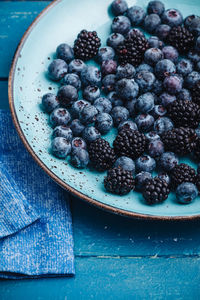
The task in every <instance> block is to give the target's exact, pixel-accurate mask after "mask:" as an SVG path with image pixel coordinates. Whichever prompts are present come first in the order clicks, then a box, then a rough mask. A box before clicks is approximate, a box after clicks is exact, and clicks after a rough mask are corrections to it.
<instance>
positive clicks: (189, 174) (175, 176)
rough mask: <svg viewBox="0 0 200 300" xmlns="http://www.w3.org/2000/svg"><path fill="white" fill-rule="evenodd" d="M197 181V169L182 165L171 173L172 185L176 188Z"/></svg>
mask: <svg viewBox="0 0 200 300" xmlns="http://www.w3.org/2000/svg"><path fill="white" fill-rule="evenodd" d="M195 181H196V172H195V169H193V168H192V167H190V166H189V165H187V164H183V163H182V164H180V165H177V166H175V167H174V168H173V170H172V172H171V184H172V186H173V187H174V188H176V187H177V186H178V185H179V184H181V183H183V182H192V183H195Z"/></svg>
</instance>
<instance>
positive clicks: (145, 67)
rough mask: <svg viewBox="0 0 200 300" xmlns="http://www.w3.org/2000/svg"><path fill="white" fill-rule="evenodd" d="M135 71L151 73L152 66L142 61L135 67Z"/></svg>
mask: <svg viewBox="0 0 200 300" xmlns="http://www.w3.org/2000/svg"><path fill="white" fill-rule="evenodd" d="M136 71H137V73H139V72H142V71H147V72H151V73H153V67H152V66H150V65H148V64H145V63H143V64H141V65H139V66H138V67H137V69H136Z"/></svg>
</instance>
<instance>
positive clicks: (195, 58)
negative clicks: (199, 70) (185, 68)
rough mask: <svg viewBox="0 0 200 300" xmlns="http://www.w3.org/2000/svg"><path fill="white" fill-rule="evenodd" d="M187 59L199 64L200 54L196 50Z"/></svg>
mask: <svg viewBox="0 0 200 300" xmlns="http://www.w3.org/2000/svg"><path fill="white" fill-rule="evenodd" d="M187 57H188V58H189V59H190V60H191V61H192V62H193V63H194V64H197V63H198V62H199V61H200V54H199V53H197V52H196V51H194V50H190V51H189V52H188V55H187Z"/></svg>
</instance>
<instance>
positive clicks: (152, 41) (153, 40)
mask: <svg viewBox="0 0 200 300" xmlns="http://www.w3.org/2000/svg"><path fill="white" fill-rule="evenodd" d="M148 44H149V47H150V48H162V47H163V42H162V41H160V40H159V38H158V37H157V36H154V35H152V36H150V37H149V38H148Z"/></svg>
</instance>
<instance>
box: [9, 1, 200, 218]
mask: <svg viewBox="0 0 200 300" xmlns="http://www.w3.org/2000/svg"><path fill="white" fill-rule="evenodd" d="M110 2H111V0H101V1H100V0H99V1H96V0H63V1H56V2H53V3H51V5H49V6H48V7H47V8H46V9H45V10H44V11H43V12H42V13H41V14H40V15H39V16H38V18H37V19H36V20H35V21H34V22H33V24H32V25H31V26H30V27H29V29H28V30H27V32H26V33H25V35H24V36H23V38H22V40H21V42H20V44H19V47H18V49H17V51H16V54H15V58H14V61H13V65H12V68H11V72H10V77H9V101H10V107H11V111H12V116H13V119H14V123H15V126H16V128H17V131H18V133H19V135H20V137H21V138H22V140H23V142H24V144H25V146H26V148H27V149H28V150H29V152H30V153H31V154H32V156H33V157H34V159H35V160H36V161H37V162H38V163H39V165H40V166H41V167H42V168H43V169H44V170H45V171H46V172H47V173H48V174H49V176H51V177H52V178H53V179H54V180H55V181H56V182H57V183H58V184H60V185H61V186H62V187H63V188H65V189H66V190H68V191H70V192H72V193H73V194H74V195H76V196H78V197H80V198H81V199H84V200H86V201H87V202H89V203H91V204H94V205H96V206H98V207H99V208H103V209H106V210H108V211H110V212H114V213H118V214H121V215H125V216H130V217H141V218H149V219H170V220H173V219H189V218H195V217H199V216H200V199H196V201H195V202H194V203H192V204H190V205H180V204H177V203H176V201H175V197H174V195H173V194H171V195H170V197H169V198H168V199H167V201H165V202H164V203H163V204H160V205H156V206H148V205H145V203H144V201H143V199H142V196H141V195H140V194H138V193H136V192H131V193H129V194H128V195H126V196H123V197H120V196H116V195H112V194H109V193H106V191H105V190H104V186H103V184H102V182H103V179H104V176H105V173H103V174H99V173H96V172H91V171H90V170H88V169H86V170H77V169H75V168H73V167H72V166H71V165H70V164H69V163H68V161H67V160H60V159H56V158H55V157H53V156H52V155H51V154H50V151H49V148H50V142H51V141H50V135H51V132H52V129H51V128H50V126H49V124H48V115H47V114H45V113H43V112H42V110H41V107H40V103H41V96H42V95H43V94H45V93H47V92H54V93H56V92H57V90H58V84H57V83H54V82H51V81H50V80H48V78H47V76H46V70H47V67H48V65H49V63H50V61H51V60H52V59H53V58H54V53H55V49H56V47H57V45H59V44H60V43H63V42H67V43H69V44H71V45H73V41H74V39H75V38H76V36H77V34H78V32H79V31H80V30H81V29H83V28H85V29H87V30H96V31H97V32H98V34H99V36H100V38H101V40H102V45H106V37H107V36H108V34H109V33H110V25H111V21H112V16H111V15H110V13H109V11H108V6H109V4H110ZM128 3H129V6H131V5H135V4H138V5H140V6H143V7H145V6H146V4H147V1H144V0H140V1H137V0H135V1H134V0H130V1H128ZM164 3H165V5H166V8H171V7H174V8H177V9H180V10H181V12H182V13H183V14H184V16H187V15H189V14H192V13H197V12H198V11H199V9H200V3H199V0H190V1H189V0H177V1H175V2H174V1H172V0H168V1H164ZM115 134H116V132H115V130H114V129H113V131H112V132H111V133H110V134H109V135H107V136H106V137H105V138H106V139H107V140H108V141H110V142H112V141H113V139H114V137H115ZM183 161H186V160H183ZM187 163H190V164H191V162H189V161H187Z"/></svg>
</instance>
